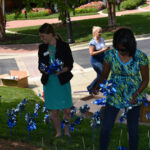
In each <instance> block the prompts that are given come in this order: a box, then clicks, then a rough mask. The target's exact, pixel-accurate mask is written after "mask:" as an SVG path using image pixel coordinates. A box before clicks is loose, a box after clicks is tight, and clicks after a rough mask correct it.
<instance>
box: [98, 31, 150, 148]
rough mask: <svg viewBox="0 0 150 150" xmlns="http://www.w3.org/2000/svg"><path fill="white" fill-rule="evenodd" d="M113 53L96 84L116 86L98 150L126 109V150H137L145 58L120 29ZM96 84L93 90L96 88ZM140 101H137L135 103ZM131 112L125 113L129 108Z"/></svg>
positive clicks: (105, 145)
mask: <svg viewBox="0 0 150 150" xmlns="http://www.w3.org/2000/svg"><path fill="white" fill-rule="evenodd" d="M113 47H114V49H112V50H109V51H107V52H106V54H105V58H104V67H103V71H102V75H101V78H100V80H99V83H102V82H103V81H104V80H105V79H107V78H108V76H109V73H110V71H111V76H110V79H111V80H112V82H113V83H115V84H116V87H115V88H116V90H117V92H116V93H114V94H113V95H107V97H106V107H105V112H104V118H103V121H102V128H101V133H100V150H107V148H108V143H109V139H110V133H111V129H112V128H113V125H114V121H115V119H116V116H117V114H118V112H119V110H120V109H121V108H127V110H128V111H127V129H128V133H129V149H130V150H137V149H138V123H139V114H140V105H141V100H142V98H143V96H144V89H145V88H146V87H147V85H148V82H149V66H148V57H147V56H146V54H144V53H143V52H142V51H140V50H138V49H137V48H136V40H135V37H134V35H133V32H132V31H131V30H130V29H128V28H121V29H119V30H117V31H116V32H115V33H114V37H113ZM98 85H99V84H97V87H96V89H98V88H99V86H98ZM138 100H140V101H138ZM129 107H130V108H132V109H128V108H129Z"/></svg>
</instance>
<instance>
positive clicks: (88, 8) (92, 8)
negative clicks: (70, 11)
mask: <svg viewBox="0 0 150 150" xmlns="http://www.w3.org/2000/svg"><path fill="white" fill-rule="evenodd" d="M103 8H105V6H104V3H103V2H101V1H94V2H91V3H88V4H85V5H81V6H80V7H78V8H76V9H75V11H76V13H87V12H97V11H99V10H101V9H103Z"/></svg>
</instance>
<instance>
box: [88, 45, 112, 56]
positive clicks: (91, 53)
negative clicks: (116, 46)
mask: <svg viewBox="0 0 150 150" xmlns="http://www.w3.org/2000/svg"><path fill="white" fill-rule="evenodd" d="M108 49H110V47H103V48H102V49H100V50H97V51H95V46H94V45H91V46H89V54H90V55H91V56H94V55H98V54H100V53H102V52H105V51H106V50H108Z"/></svg>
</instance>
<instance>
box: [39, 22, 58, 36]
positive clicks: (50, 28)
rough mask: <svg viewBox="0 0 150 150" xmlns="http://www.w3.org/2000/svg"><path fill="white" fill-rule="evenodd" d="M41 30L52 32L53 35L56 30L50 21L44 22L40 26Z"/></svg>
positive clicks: (46, 32) (42, 31)
mask: <svg viewBox="0 0 150 150" xmlns="http://www.w3.org/2000/svg"><path fill="white" fill-rule="evenodd" d="M39 32H40V33H45V34H49V33H52V34H53V36H55V31H54V28H53V26H52V25H50V24H49V23H44V24H43V25H42V26H41V27H40V28H39Z"/></svg>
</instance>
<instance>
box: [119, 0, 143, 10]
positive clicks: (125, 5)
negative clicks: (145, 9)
mask: <svg viewBox="0 0 150 150" xmlns="http://www.w3.org/2000/svg"><path fill="white" fill-rule="evenodd" d="M142 2H143V1H142V0H126V1H123V2H122V3H121V5H120V7H121V9H123V10H128V9H129V10H130V9H135V8H136V7H138V6H139V5H140V4H141V3H142Z"/></svg>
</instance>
